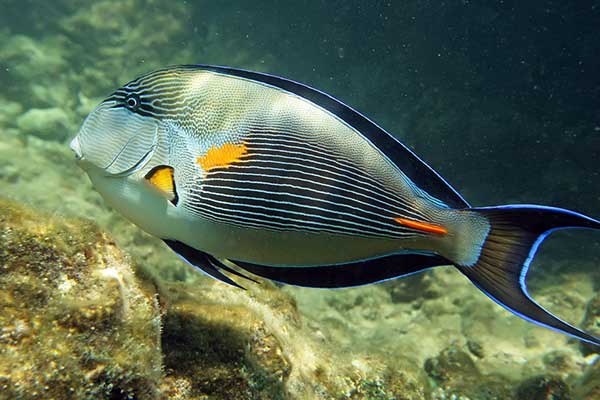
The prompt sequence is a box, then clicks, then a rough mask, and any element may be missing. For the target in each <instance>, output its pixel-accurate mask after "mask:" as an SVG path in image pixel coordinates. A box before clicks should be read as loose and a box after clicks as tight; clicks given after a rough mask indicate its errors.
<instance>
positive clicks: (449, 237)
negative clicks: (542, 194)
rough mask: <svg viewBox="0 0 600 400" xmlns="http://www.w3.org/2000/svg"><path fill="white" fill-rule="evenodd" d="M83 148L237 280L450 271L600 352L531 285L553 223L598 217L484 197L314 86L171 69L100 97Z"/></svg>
mask: <svg viewBox="0 0 600 400" xmlns="http://www.w3.org/2000/svg"><path fill="white" fill-rule="evenodd" d="M70 147H71V149H72V150H73V151H74V153H75V158H76V160H77V163H78V165H79V166H80V167H81V168H82V169H83V170H84V171H85V172H86V173H87V175H88V176H89V178H90V180H91V182H92V184H93V186H94V187H95V189H96V190H97V191H98V192H99V193H100V194H101V196H102V197H103V198H104V199H105V201H106V203H108V204H109V205H110V206H112V207H113V208H114V209H115V210H117V211H118V212H120V213H121V214H123V215H124V216H125V217H126V218H128V219H129V220H130V221H131V222H133V223H134V224H136V225H137V226H138V227H140V228H141V229H142V230H144V231H146V232H148V233H149V234H151V235H153V236H156V237H158V238H160V239H162V240H163V241H164V243H165V244H166V245H167V246H168V247H169V248H170V249H172V250H173V251H174V252H175V253H176V254H177V255H178V256H179V257H181V258H182V259H183V260H185V261H186V262H187V263H189V264H190V265H192V266H193V267H195V268H197V269H198V270H200V271H202V272H204V273H206V274H207V275H209V276H211V277H212V278H215V279H217V280H219V281H222V282H224V283H227V284H230V285H232V286H235V287H238V288H243V286H242V285H241V284H240V283H238V281H240V280H242V281H246V280H247V281H248V282H257V280H256V279H255V278H253V276H254V277H256V276H258V277H262V278H266V279H270V280H273V281H276V282H280V283H283V284H289V285H297V286H305V287H313V288H344V287H354V286H360V285H367V284H373V283H377V282H382V281H385V280H389V279H395V278H400V277H404V276H408V275H411V274H415V273H419V272H422V271H425V270H429V269H431V268H434V267H438V266H449V265H450V266H454V267H455V268H456V269H458V270H459V271H460V272H461V273H462V274H464V275H465V276H466V277H467V278H468V279H469V280H470V281H471V282H472V283H473V284H474V285H475V286H476V287H478V288H479V289H480V290H481V291H482V292H483V293H484V294H486V295H487V296H488V297H490V298H491V299H492V300H493V301H495V302H496V303H498V304H499V305H501V306H502V307H504V308H505V309H507V310H508V311H510V312H512V313H513V314H516V315H517V316H519V317H521V318H524V319H525V320H528V321H530V322H533V323H535V324H538V325H540V326H543V327H546V328H549V329H552V330H555V331H557V332H560V333H563V334H566V335H569V336H572V337H574V338H577V339H579V340H581V341H584V342H588V343H591V344H594V345H597V346H600V339H599V338H597V337H595V336H593V335H591V334H590V333H587V332H585V331H583V330H581V329H579V328H577V327H575V326H572V325H570V324H569V323H567V322H565V321H563V320H561V319H559V318H558V317H557V316H555V315H553V314H552V313H550V312H549V311H547V310H546V309H544V308H543V307H542V306H540V305H539V304H538V303H537V302H536V301H535V300H534V299H533V298H532V297H531V296H530V295H529V293H528V290H527V282H526V278H527V273H528V271H529V267H530V265H531V262H532V260H533V258H534V256H535V254H536V251H537V249H538V247H539V245H540V244H541V243H542V241H543V240H544V239H545V238H546V237H547V236H548V235H549V234H550V233H551V232H553V231H555V230H558V229H563V228H588V229H600V222H599V221H598V220H596V219H593V218H591V217H589V216H586V215H583V214H581V213H577V212H575V211H570V210H566V209H562V208H556V207H549V206H540V205H530V204H521V205H503V206H495V207H473V206H471V205H470V204H469V203H468V202H467V201H466V200H465V199H464V198H463V197H462V196H461V195H460V194H459V193H458V192H457V191H456V190H455V189H454V188H453V187H452V186H451V185H450V184H449V183H448V182H447V181H446V180H444V178H442V177H441V176H440V175H439V174H438V173H437V172H435V171H434V170H433V169H432V168H431V167H430V166H429V165H428V164H426V163H425V162H424V161H423V160H422V159H420V158H419V157H418V156H417V155H416V154H415V153H413V152H412V151H411V150H410V149H409V148H408V147H407V146H406V145H404V144H403V143H402V142H400V141H399V140H398V139H397V138H395V137H394V136H393V135H391V134H389V133H388V132H386V131H385V130H384V129H382V128H381V127H380V126H378V125H377V124H375V123H374V122H372V121H371V120H370V119H368V118H367V117H365V116H364V115H363V114H361V113H359V112H357V111H356V110H354V109H353V108H351V107H349V106H348V105H346V104H344V103H342V102H341V101H339V100H337V99H336V98H334V97H332V96H330V95H328V94H326V93H324V92H321V91H319V90H317V89H314V88H312V87H310V86H307V85H304V84H302V83H299V82H296V81H293V80H289V79H285V78H282V77H279V76H275V75H270V74H266V73H261V72H253V71H249V70H244V69H237V68H230V67H224V66H213V65H179V66H171V67H166V68H163V69H160V70H157V71H153V72H149V73H146V74H144V75H142V76H140V77H138V78H136V79H134V80H132V81H130V82H129V83H127V84H125V85H124V86H122V87H120V88H119V89H117V90H116V91H115V92H113V93H112V94H111V95H110V96H108V97H107V98H106V99H105V100H103V101H102V102H101V103H100V104H99V105H98V106H97V107H96V108H95V109H94V110H93V111H92V112H91V113H90V114H89V115H88V116H87V117H86V118H85V120H84V121H83V123H82V125H81V128H80V130H79V132H78V133H77V135H76V136H75V138H74V139H73V140H72V142H71V144H70ZM249 275H250V276H249Z"/></svg>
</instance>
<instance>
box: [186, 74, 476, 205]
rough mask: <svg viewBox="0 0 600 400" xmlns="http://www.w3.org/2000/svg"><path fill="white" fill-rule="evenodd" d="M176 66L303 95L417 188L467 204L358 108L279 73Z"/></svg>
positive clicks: (433, 171) (445, 201)
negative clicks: (361, 138) (359, 136)
mask: <svg viewBox="0 0 600 400" xmlns="http://www.w3.org/2000/svg"><path fill="white" fill-rule="evenodd" d="M179 67H180V68H192V69H200V70H205V71H211V72H216V73H219V74H225V75H231V76H237V77H240V78H245V79H249V80H253V81H256V82H262V83H265V84H268V85H271V86H274V87H277V88H279V89H282V90H285V91H287V92H290V93H293V94H296V95H298V96H300V97H303V98H305V99H307V100H309V101H311V102H313V103H314V104H316V105H318V106H319V107H322V108H324V109H325V110H327V111H329V112H330V113H332V114H334V115H335V116H337V117H338V118H340V119H341V120H343V121H344V122H346V123H347V124H348V125H350V126H352V127H353V128H354V129H356V130H357V131H358V132H360V133H361V134H362V135H363V136H364V137H365V138H367V139H368V140H369V141H371V142H372V143H373V145H375V146H376V147H377V148H378V149H379V150H380V151H381V152H382V153H383V154H385V155H386V156H387V157H389V159H390V160H391V161H392V162H393V163H394V164H395V165H396V166H397V167H398V168H399V169H400V170H401V171H402V172H403V173H404V174H405V175H406V176H407V177H408V178H410V180H411V181H412V182H413V183H414V184H415V185H417V186H418V187H419V188H420V189H422V190H424V191H426V192H427V193H429V194H430V195H431V196H433V197H435V198H437V199H439V200H441V201H443V202H444V203H446V204H447V205H448V206H450V207H454V208H466V207H469V204H468V203H467V202H466V200H465V199H463V198H462V196H461V195H460V194H459V193H458V192H457V191H456V190H455V189H454V188H453V187H452V186H450V184H449V183H448V182H446V181H445V180H444V178H442V177H441V176H440V175H439V174H438V173H437V172H435V170H434V169H433V168H431V167H430V166H429V165H427V163H425V162H424V161H423V160H421V159H420V158H419V157H418V156H417V155H416V154H415V153H413V152H412V150H410V149H409V148H408V147H407V146H406V145H404V144H403V143H402V142H400V141H399V140H398V139H396V138H395V137H394V136H392V135H391V134H389V133H388V132H386V131H385V130H384V129H383V128H381V127H380V126H378V125H377V124H375V123H374V122H373V121H371V120H370V119H368V118H367V117H365V116H364V115H362V114H361V113H359V112H358V111H356V110H354V109H353V108H351V107H349V106H347V105H346V104H344V103H342V102H341V101H339V100H337V99H336V98H334V97H332V96H330V95H328V94H326V93H324V92H321V91H319V90H317V89H314V88H312V87H310V86H307V85H304V84H302V83H299V82H295V81H292V80H289V79H285V78H281V77H279V76H275V75H270V74H265V73H261V72H254V71H248V70H244V69H238V68H230V67H222V66H216V65H202V64H197V65H181V66H179Z"/></svg>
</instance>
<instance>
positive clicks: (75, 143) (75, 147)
mask: <svg viewBox="0 0 600 400" xmlns="http://www.w3.org/2000/svg"><path fill="white" fill-rule="evenodd" d="M69 147H70V148H71V150H73V152H74V153H75V157H77V159H78V160H79V159H81V158H82V157H83V155H82V154H81V146H80V145H79V140H78V139H77V136H75V137H74V138H73V140H71V144H69Z"/></svg>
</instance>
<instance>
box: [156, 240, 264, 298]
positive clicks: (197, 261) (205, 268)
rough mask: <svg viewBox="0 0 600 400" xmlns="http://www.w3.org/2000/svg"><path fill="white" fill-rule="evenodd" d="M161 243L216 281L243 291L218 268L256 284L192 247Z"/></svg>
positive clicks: (168, 241)
mask: <svg viewBox="0 0 600 400" xmlns="http://www.w3.org/2000/svg"><path fill="white" fill-rule="evenodd" d="M163 241H164V242H165V243H166V244H167V246H169V248H170V249H171V250H173V251H174V252H175V253H177V255H178V256H179V257H181V258H182V259H183V260H185V261H186V262H187V263H188V264H190V265H191V266H193V267H194V268H197V269H199V270H201V271H202V272H204V273H205V274H207V275H209V276H211V277H212V278H214V279H216V280H218V281H221V282H224V283H227V284H229V285H232V286H235V287H237V288H240V289H244V290H245V288H244V287H242V286H240V285H239V284H237V283H236V282H235V281H233V280H232V279H231V278H229V277H228V276H227V275H224V274H223V273H222V272H221V271H219V268H220V269H224V270H225V271H227V272H230V273H232V274H234V275H237V276H239V277H241V278H244V279H248V280H249V281H252V282H255V283H258V282H256V281H255V280H254V279H252V278H250V277H247V276H246V275H243V274H241V273H239V272H237V271H236V270H234V269H232V268H229V267H228V266H226V265H225V264H223V263H222V262H220V261H219V260H217V259H216V258H215V257H213V256H211V255H210V254H207V253H204V252H203V251H200V250H196V249H194V248H193V247H190V246H188V245H187V244H184V243H181V242H179V241H176V240H168V239H163Z"/></svg>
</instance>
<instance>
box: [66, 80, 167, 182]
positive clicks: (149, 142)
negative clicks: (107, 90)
mask: <svg viewBox="0 0 600 400" xmlns="http://www.w3.org/2000/svg"><path fill="white" fill-rule="evenodd" d="M143 102H144V97H143V95H140V94H139V93H137V91H135V90H132V89H130V88H128V87H127V85H126V86H124V87H122V88H120V89H118V90H117V91H115V92H114V93H113V94H112V95H111V96H109V97H108V98H107V99H106V100H104V101H103V102H102V103H100V105H98V107H96V108H95V109H94V110H93V111H92V112H91V113H90V114H89V115H88V116H87V118H86V119H85V121H84V122H83V124H82V126H81V128H80V130H79V132H78V134H77V136H75V138H74V139H73V140H72V141H71V144H70V147H71V149H72V150H73V151H74V152H75V157H76V158H77V160H78V162H79V165H80V166H81V167H82V168H83V169H89V168H96V169H100V170H103V172H104V173H105V174H106V175H111V176H114V175H117V176H128V175H131V174H133V173H134V172H136V171H138V170H139V169H141V168H142V167H143V166H144V165H145V164H146V163H147V162H148V160H149V159H150V158H151V157H152V154H153V153H154V152H155V150H156V147H157V143H158V131H159V128H160V120H159V119H157V118H156V117H155V116H153V115H151V114H150V113H148V112H147V111H145V109H144V107H143Z"/></svg>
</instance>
